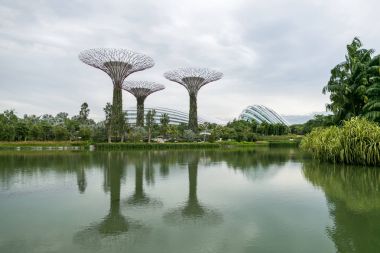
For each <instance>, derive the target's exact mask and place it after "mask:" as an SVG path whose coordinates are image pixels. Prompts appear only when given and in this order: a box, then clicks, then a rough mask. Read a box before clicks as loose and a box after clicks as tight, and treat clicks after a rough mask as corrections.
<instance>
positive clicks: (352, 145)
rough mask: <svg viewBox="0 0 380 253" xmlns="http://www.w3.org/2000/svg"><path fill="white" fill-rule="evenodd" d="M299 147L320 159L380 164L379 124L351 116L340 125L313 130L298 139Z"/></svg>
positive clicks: (360, 163) (348, 162)
mask: <svg viewBox="0 0 380 253" xmlns="http://www.w3.org/2000/svg"><path fill="white" fill-rule="evenodd" d="M301 147H302V148H303V149H305V150H307V151H310V152H311V153H312V154H313V156H314V157H315V158H318V159H320V160H325V161H331V162H335V163H345V164H358V165H380V126H379V125H378V124H376V123H374V122H370V121H368V120H366V119H362V118H352V119H351V120H348V121H345V122H344V124H343V126H342V127H337V126H332V127H328V128H317V129H315V130H313V131H312V132H311V133H310V134H308V135H307V136H306V137H305V138H304V139H303V140H302V143H301Z"/></svg>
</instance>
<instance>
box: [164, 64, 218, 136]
mask: <svg viewBox="0 0 380 253" xmlns="http://www.w3.org/2000/svg"><path fill="white" fill-rule="evenodd" d="M164 77H165V78H167V79H169V80H170V81H173V82H176V83H179V84H180V85H182V86H184V87H185V88H186V89H187V91H188V92H189V96H190V109H189V129H191V130H193V131H194V132H197V131H198V116H197V110H198V109H197V95H198V91H199V89H200V88H202V87H203V86H204V85H206V84H208V83H210V82H213V81H217V80H219V79H221V78H222V77H223V74H222V73H221V72H218V71H214V70H210V69H207V68H180V69H177V70H172V71H168V72H166V73H164Z"/></svg>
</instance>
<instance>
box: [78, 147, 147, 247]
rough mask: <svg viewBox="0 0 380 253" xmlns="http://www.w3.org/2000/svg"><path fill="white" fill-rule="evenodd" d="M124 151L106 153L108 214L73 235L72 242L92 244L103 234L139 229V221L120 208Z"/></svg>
mask: <svg viewBox="0 0 380 253" xmlns="http://www.w3.org/2000/svg"><path fill="white" fill-rule="evenodd" d="M125 158H126V155H125V154H124V153H112V154H111V153H108V154H107V157H106V159H105V161H106V164H105V173H104V175H105V178H104V180H105V185H106V188H107V189H110V208H109V212H108V214H107V215H106V216H105V217H104V218H103V219H102V220H101V221H100V222H96V223H93V224H91V225H90V226H88V227H86V228H85V229H83V230H81V231H79V232H78V233H76V234H75V235H74V242H76V243H79V244H82V245H86V246H94V242H98V243H99V239H100V238H101V237H105V236H115V235H119V234H122V233H127V232H128V231H131V230H136V229H141V228H142V227H143V225H142V223H141V222H138V221H135V220H133V219H131V218H128V217H126V216H124V215H123V214H122V213H121V209H120V188H121V179H122V178H123V171H124V166H125V162H126V161H125Z"/></svg>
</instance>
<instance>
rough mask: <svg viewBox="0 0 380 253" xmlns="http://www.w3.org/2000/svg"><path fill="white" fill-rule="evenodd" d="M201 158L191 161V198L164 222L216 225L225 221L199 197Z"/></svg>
mask: <svg viewBox="0 0 380 253" xmlns="http://www.w3.org/2000/svg"><path fill="white" fill-rule="evenodd" d="M198 163H199V157H198V156H197V157H196V159H194V160H192V161H189V163H188V173H189V196H188V199H187V201H186V203H185V205H184V206H181V207H179V208H176V209H173V210H171V211H169V212H167V213H166V214H165V215H164V220H165V221H166V222H167V223H169V224H184V223H200V224H207V225H216V224H219V223H221V222H222V221H223V218H222V215H221V214H220V213H219V212H218V211H216V210H212V209H210V208H208V207H206V206H204V205H202V204H201V203H200V202H199V200H198V197H197V175H198Z"/></svg>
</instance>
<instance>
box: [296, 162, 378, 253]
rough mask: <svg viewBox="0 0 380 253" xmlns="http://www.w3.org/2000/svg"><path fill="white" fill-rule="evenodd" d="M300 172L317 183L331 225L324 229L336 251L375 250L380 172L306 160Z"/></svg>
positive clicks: (369, 251) (372, 169)
mask: <svg viewBox="0 0 380 253" xmlns="http://www.w3.org/2000/svg"><path fill="white" fill-rule="evenodd" d="M303 174H304V176H305V177H306V179H307V180H309V181H310V182H311V183H312V184H313V185H315V186H318V187H320V188H321V189H322V190H323V191H324V193H325V195H326V199H327V201H328V203H329V205H328V206H329V212H330V215H331V217H332V219H333V220H334V225H333V226H330V227H328V228H327V233H328V235H329V236H330V237H331V239H332V240H333V241H334V243H335V246H336V248H337V252H366V253H367V252H368V253H371V252H378V250H379V248H380V241H379V238H380V191H379V189H380V180H379V178H380V172H379V170H378V169H374V168H363V167H354V166H339V165H331V164H324V163H322V164H321V163H318V162H315V161H314V162H305V163H304V167H303Z"/></svg>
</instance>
